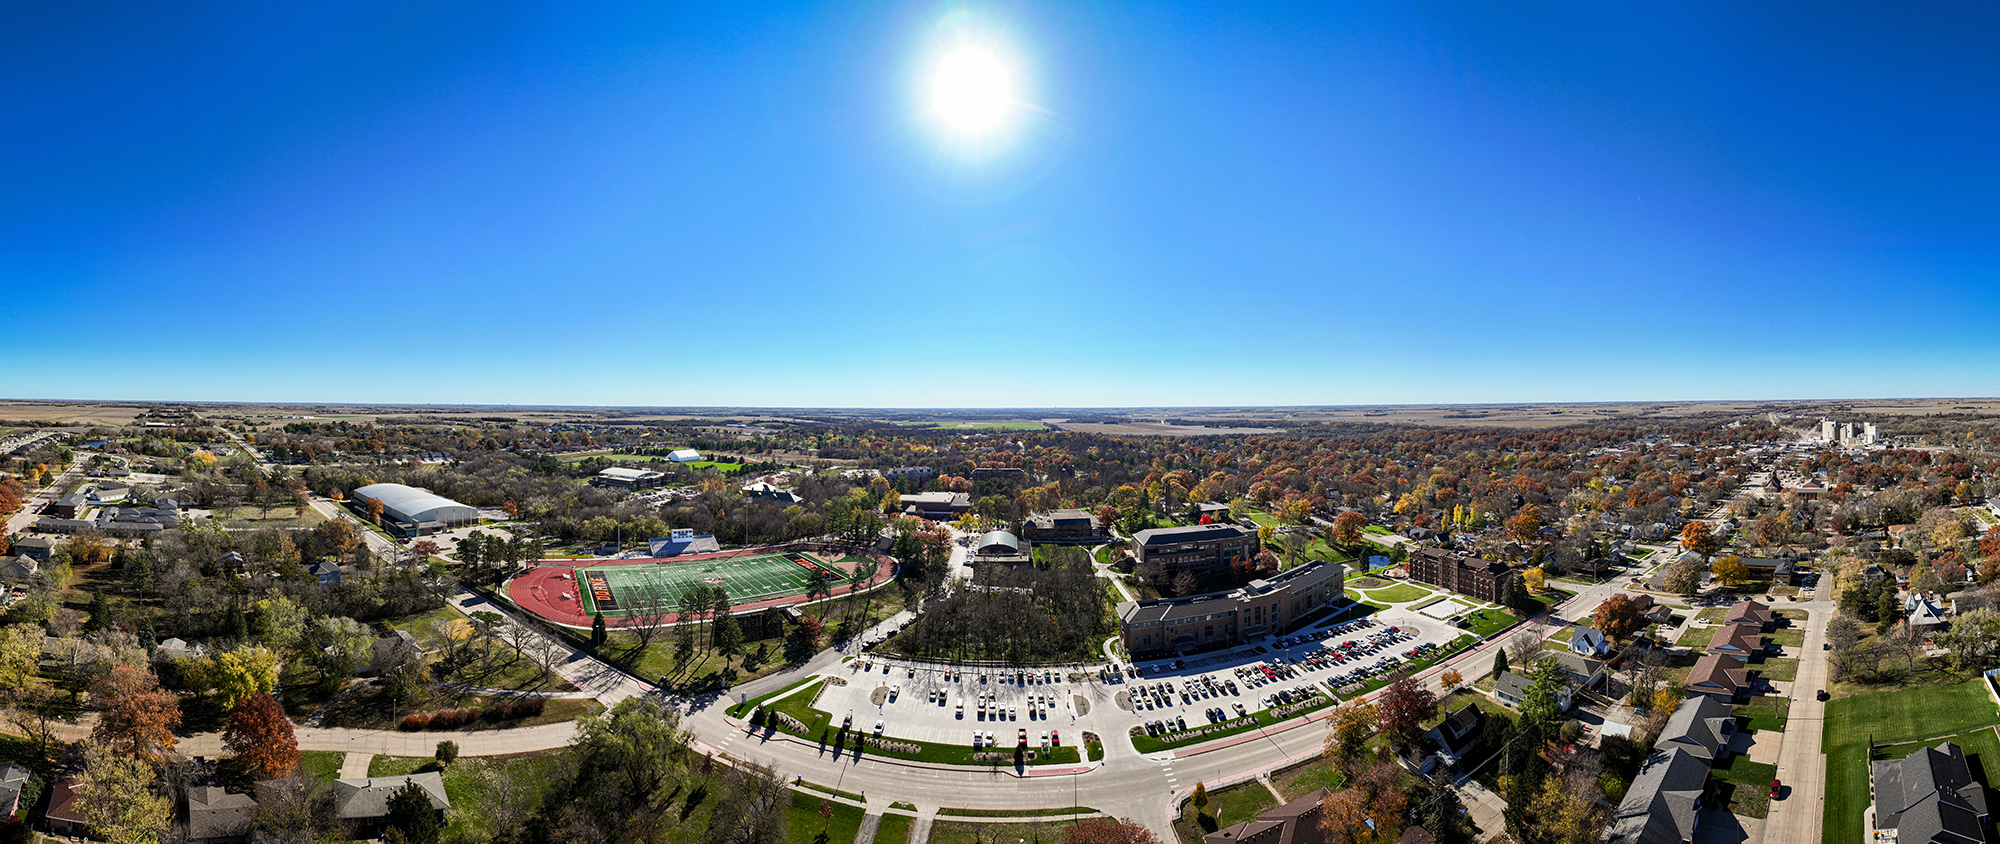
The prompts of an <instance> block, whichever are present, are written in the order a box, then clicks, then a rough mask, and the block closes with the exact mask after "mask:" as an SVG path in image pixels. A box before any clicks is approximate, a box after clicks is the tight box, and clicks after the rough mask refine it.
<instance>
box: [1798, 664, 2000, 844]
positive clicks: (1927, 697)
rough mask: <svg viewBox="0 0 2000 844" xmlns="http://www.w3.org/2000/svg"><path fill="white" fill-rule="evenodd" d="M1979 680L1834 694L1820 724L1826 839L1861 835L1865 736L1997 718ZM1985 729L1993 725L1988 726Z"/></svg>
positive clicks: (1901, 737)
mask: <svg viewBox="0 0 2000 844" xmlns="http://www.w3.org/2000/svg"><path fill="white" fill-rule="evenodd" d="M1981 682H1983V681H1973V682H1963V683H1957V684H1954V685H1949V686H1919V687H1917V688H1911V689H1901V690H1898V691H1893V692H1877V693H1874V694H1863V695H1855V696H1852V697H1841V698H1835V699H1834V700H1832V701H1829V702H1828V703H1827V705H1826V720H1825V722H1824V723H1823V724H1822V725H1821V742H1822V749H1823V750H1824V751H1825V752H1826V813H1825V819H1824V823H1825V832H1824V835H1823V836H1822V837H1823V838H1824V839H1825V840H1827V841H1860V840H1863V837H1864V830H1862V828H1861V813H1862V812H1863V811H1864V810H1866V809H1867V808H1868V768H1867V763H1868V742H1869V741H1870V740H1871V739H1873V741H1874V742H1875V743H1876V744H1878V745H1880V744H1899V743H1906V742H1912V741H1918V740H1922V739H1928V738H1931V737H1933V736H1947V735H1957V734H1961V733H1967V732H1971V731H1973V730H1977V729H1979V728H1981V727H1988V726H1991V725H1993V724H1994V723H1996V722H2000V717H1996V716H1995V714H1994V708H1993V701H1992V699H1991V698H1988V697H1987V696H1986V690H1985V689H1984V688H1982V687H1981V685H1980V683H1981ZM1987 732H1988V733H1989V734H1990V733H1991V731H1990V730H1989V731H1987Z"/></svg>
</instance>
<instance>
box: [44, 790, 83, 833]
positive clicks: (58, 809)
mask: <svg viewBox="0 0 2000 844" xmlns="http://www.w3.org/2000/svg"><path fill="white" fill-rule="evenodd" d="M82 785H83V780H81V779H78V778H76V777H63V778H62V779H60V780H57V781H56V786H55V788H54V789H51V790H50V791H49V808H48V811H45V812H43V813H42V827H43V829H46V830H47V831H49V832H51V833H54V834H56V835H83V834H85V833H86V832H87V831H88V830H89V829H90V824H88V823H86V822H85V821H84V819H83V812H82V811H81V810H80V808H79V807H78V806H77V805H76V802H77V800H76V798H77V793H76V792H77V789H78V788H79V787H81V786H82Z"/></svg>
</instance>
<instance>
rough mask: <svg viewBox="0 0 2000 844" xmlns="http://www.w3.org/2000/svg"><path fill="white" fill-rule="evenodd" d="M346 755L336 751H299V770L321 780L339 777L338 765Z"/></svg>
mask: <svg viewBox="0 0 2000 844" xmlns="http://www.w3.org/2000/svg"><path fill="white" fill-rule="evenodd" d="M346 757H347V754H345V753H342V752H340V751H338V750H301V751H299V769H300V770H302V771H304V772H305V773H308V774H312V775H313V776H315V777H318V778H320V779H323V780H331V779H334V778H336V777H339V776H340V763H341V760H343V759H345V758H346Z"/></svg>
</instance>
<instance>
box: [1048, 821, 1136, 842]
mask: <svg viewBox="0 0 2000 844" xmlns="http://www.w3.org/2000/svg"><path fill="white" fill-rule="evenodd" d="M1063 844H1160V837H1159V836H1157V835H1154V834H1153V831H1152V830H1150V829H1147V828H1146V827H1145V826H1144V825H1142V824H1140V823H1139V822H1138V821H1135V820H1132V819H1131V818H1119V819H1117V820H1112V819H1111V818H1085V819H1083V820H1080V821H1077V822H1076V825H1075V826H1072V827H1070V828H1069V831H1068V833H1067V834H1066V835H1065V836H1064V837H1063Z"/></svg>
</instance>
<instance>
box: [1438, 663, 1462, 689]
mask: <svg viewBox="0 0 2000 844" xmlns="http://www.w3.org/2000/svg"><path fill="white" fill-rule="evenodd" d="M1464 683H1465V675H1463V674H1460V673H1458V670H1457V669H1455V668H1447V669H1445V670H1444V673H1443V674H1439V675H1438V688H1440V689H1443V690H1444V692H1445V693H1446V694H1450V693H1451V692H1453V691H1455V690H1457V689H1458V687H1459V686H1461V685H1463V684H1464Z"/></svg>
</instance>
